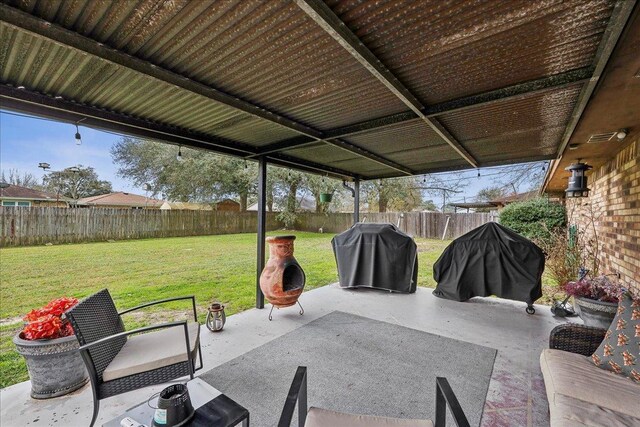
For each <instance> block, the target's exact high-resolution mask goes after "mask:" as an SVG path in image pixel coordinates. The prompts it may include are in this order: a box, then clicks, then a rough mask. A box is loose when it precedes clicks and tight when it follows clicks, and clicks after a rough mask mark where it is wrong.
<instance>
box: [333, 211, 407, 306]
mask: <svg viewBox="0 0 640 427" xmlns="http://www.w3.org/2000/svg"><path fill="white" fill-rule="evenodd" d="M331 244H332V246H333V252H334V254H335V256H336V263H337V264H338V276H339V279H340V286H341V287H343V288H376V289H385V290H388V291H394V292H405V293H411V292H415V291H416V283H417V280H418V250H417V246H416V243H415V242H414V241H413V239H412V238H411V237H410V236H408V235H407V234H405V233H403V232H402V231H400V230H399V229H398V228H397V227H395V226H394V225H392V224H365V223H358V224H355V225H354V226H353V227H351V228H350V229H349V230H347V231H345V232H343V233H341V234H338V235H337V236H335V237H334V238H333V240H332V241H331Z"/></svg>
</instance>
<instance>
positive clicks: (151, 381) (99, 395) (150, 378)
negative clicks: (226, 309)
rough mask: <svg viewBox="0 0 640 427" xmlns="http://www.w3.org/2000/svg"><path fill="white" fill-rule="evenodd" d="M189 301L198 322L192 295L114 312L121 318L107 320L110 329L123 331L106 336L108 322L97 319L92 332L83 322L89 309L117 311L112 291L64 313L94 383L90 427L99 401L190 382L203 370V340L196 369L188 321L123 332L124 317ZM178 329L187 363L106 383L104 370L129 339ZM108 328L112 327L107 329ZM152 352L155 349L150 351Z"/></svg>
mask: <svg viewBox="0 0 640 427" xmlns="http://www.w3.org/2000/svg"><path fill="white" fill-rule="evenodd" d="M187 299H190V300H191V304H192V308H193V318H194V321H195V322H196V323H197V322H198V314H197V312H196V300H195V296H193V295H191V296H186V297H177V298H167V299H163V300H159V301H153V302H149V303H146V304H142V305H139V306H137V307H133V308H129V309H127V310H123V311H120V312H115V313H117V316H118V318H117V319H108V320H109V321H110V322H112V323H111V324H110V325H109V326H111V329H114V328H115V329H116V330H122V332H118V333H115V334H108V335H106V336H101V335H104V334H103V333H102V332H101V331H100V328H101V326H102V325H104V324H105V322H106V321H107V320H106V319H100V318H95V319H94V321H95V326H93V325H92V328H91V329H92V330H90V331H87V330H86V329H87V328H86V326H87V325H86V324H85V323H84V322H83V320H88V319H87V315H90V314H91V313H90V310H92V308H95V307H97V306H99V305H100V304H104V305H110V306H112V307H113V309H114V311H115V304H114V303H113V299H112V298H111V295H110V294H109V291H108V290H107V289H103V290H102V291H100V292H98V293H96V294H94V295H91V296H89V297H87V298H86V299H85V300H83V301H81V302H80V303H78V304H77V305H76V306H75V307H72V308H71V309H69V310H68V311H67V312H66V313H65V316H66V318H68V319H69V321H70V322H71V325H72V326H73V329H74V331H75V334H76V337H77V339H78V342H79V343H80V348H79V351H80V355H81V356H82V359H83V361H84V363H85V365H86V367H87V371H88V373H89V378H90V380H91V388H92V390H93V416H92V418H91V423H90V426H93V425H94V423H95V421H96V419H97V417H98V412H99V410H100V400H102V399H105V398H107V397H111V396H115V395H118V394H122V393H126V392H128V391H131V390H136V389H139V388H143V387H148V386H151V385H155V384H162V383H165V382H168V381H171V380H174V379H176V378H179V377H183V376H187V375H188V376H189V378H190V379H193V374H194V372H195V371H197V370H200V369H202V367H203V363H202V349H201V347H200V339H199V338H198V341H197V344H196V347H197V353H198V355H199V362H200V366H199V367H196V361H195V358H193V357H192V356H191V351H190V346H189V330H188V327H187V321H186V320H182V321H176V322H168V323H162V324H159V325H152V326H145V327H142V328H137V329H133V330H130V331H125V330H124V323H123V322H122V315H123V314H126V313H130V312H132V311H135V310H139V309H142V308H145V307H150V306H153V305H158V304H163V303H167V302H171V301H180V300H187ZM83 305H87V308H86V309H85V311H86V312H85V313H82V310H83V309H84V306H83ZM108 308H109V307H107V309H108ZM82 314H84V315H85V316H84V317H85V319H81V318H80V317H83V316H82ZM81 323H82V325H81ZM175 326H182V327H183V328H184V336H185V345H186V352H187V360H186V361H184V362H179V363H174V364H172V365H168V366H163V367H160V368H157V369H154V370H151V371H146V372H140V373H137V374H134V375H129V376H126V377H123V378H117V379H114V380H111V381H104V380H103V379H102V373H103V372H104V370H105V368H106V367H107V366H108V364H109V363H110V362H111V361H112V360H113V359H114V358H115V357H116V355H117V354H118V352H119V351H120V350H121V349H122V347H123V346H124V343H125V342H126V339H127V337H128V336H130V335H134V334H139V333H144V332H149V331H154V330H159V329H166V328H171V327H175ZM83 329H85V331H83ZM106 329H109V328H108V327H107V328H106ZM95 336H98V337H99V338H98V339H95ZM150 351H153V350H152V349H150Z"/></svg>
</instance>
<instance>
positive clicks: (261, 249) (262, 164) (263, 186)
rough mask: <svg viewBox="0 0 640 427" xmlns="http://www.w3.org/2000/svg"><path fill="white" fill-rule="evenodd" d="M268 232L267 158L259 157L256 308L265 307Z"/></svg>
mask: <svg viewBox="0 0 640 427" xmlns="http://www.w3.org/2000/svg"><path fill="white" fill-rule="evenodd" d="M266 232H267V159H266V158H265V157H264V156H263V157H260V158H259V159H258V236H257V242H258V246H257V251H256V252H257V254H258V256H257V262H256V308H264V295H263V294H262V290H260V274H262V270H263V269H264V258H265V239H266Z"/></svg>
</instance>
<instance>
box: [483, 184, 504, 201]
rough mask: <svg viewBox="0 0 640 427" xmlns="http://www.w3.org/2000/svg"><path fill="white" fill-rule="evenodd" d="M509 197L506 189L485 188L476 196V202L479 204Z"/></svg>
mask: <svg viewBox="0 0 640 427" xmlns="http://www.w3.org/2000/svg"><path fill="white" fill-rule="evenodd" d="M506 195H507V190H506V188H505V187H497V186H495V187H485V188H483V189H482V190H480V191H478V194H477V195H476V201H478V202H490V201H492V200H496V199H500V198H502V197H504V196H506Z"/></svg>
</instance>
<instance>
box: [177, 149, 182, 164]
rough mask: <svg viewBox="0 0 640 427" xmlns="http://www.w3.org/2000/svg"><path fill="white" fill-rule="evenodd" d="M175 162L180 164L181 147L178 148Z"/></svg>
mask: <svg viewBox="0 0 640 427" xmlns="http://www.w3.org/2000/svg"><path fill="white" fill-rule="evenodd" d="M176 160H177V161H179V162H181V161H182V147H181V146H178V155H177V156H176Z"/></svg>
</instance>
